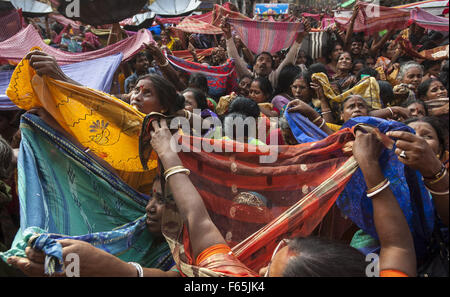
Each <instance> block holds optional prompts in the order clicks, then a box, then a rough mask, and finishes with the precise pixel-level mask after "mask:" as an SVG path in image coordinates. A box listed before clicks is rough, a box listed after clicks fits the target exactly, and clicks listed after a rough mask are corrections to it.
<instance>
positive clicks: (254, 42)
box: [229, 19, 304, 53]
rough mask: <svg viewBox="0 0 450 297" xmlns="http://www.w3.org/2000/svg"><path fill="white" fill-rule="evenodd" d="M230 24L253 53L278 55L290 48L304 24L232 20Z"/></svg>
mask: <svg viewBox="0 0 450 297" xmlns="http://www.w3.org/2000/svg"><path fill="white" fill-rule="evenodd" d="M229 23H230V24H231V25H232V26H233V28H234V29H235V30H236V32H237V33H238V35H239V37H240V38H241V40H242V42H243V43H244V44H245V45H246V46H247V47H248V49H249V50H251V51H252V52H253V53H261V52H269V53H276V52H279V51H280V50H282V49H285V48H289V47H290V46H291V45H292V43H294V40H295V38H296V37H297V35H298V33H299V32H302V31H303V30H304V28H303V24H302V23H284V22H283V23H282V22H260V21H253V20H239V19H230V20H229Z"/></svg>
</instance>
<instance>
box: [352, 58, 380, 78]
mask: <svg viewBox="0 0 450 297" xmlns="http://www.w3.org/2000/svg"><path fill="white" fill-rule="evenodd" d="M358 61H359V60H358ZM355 64H356V62H355ZM361 75H369V76H372V77H375V78H376V77H377V76H378V71H376V70H375V69H372V68H370V67H363V68H361V70H359V71H358V73H357V74H356V79H357V80H358V81H360V80H361V79H362V77H361Z"/></svg>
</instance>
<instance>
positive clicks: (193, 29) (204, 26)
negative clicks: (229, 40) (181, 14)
mask: <svg viewBox="0 0 450 297" xmlns="http://www.w3.org/2000/svg"><path fill="white" fill-rule="evenodd" d="M176 28H177V29H178V30H181V31H183V32H188V33H199V34H223V31H222V29H220V28H219V27H216V26H213V25H211V24H208V23H205V22H203V21H201V20H198V19H193V18H185V19H184V20H183V21H182V22H181V23H179V24H178V26H176Z"/></svg>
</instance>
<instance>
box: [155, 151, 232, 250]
mask: <svg viewBox="0 0 450 297" xmlns="http://www.w3.org/2000/svg"><path fill="white" fill-rule="evenodd" d="M160 159H161V162H162V163H163V165H164V168H165V170H167V169H169V168H172V167H174V166H182V162H181V160H180V158H179V157H178V155H177V154H176V153H175V152H167V153H165V154H164V155H163V156H160ZM168 185H169V186H170V190H171V191H172V195H173V197H174V200H175V202H176V204H177V208H178V211H179V213H180V214H181V217H182V218H183V221H185V222H187V226H188V230H189V238H190V242H191V244H192V253H193V256H194V258H196V257H197V256H198V255H199V254H200V253H201V252H202V251H204V250H205V249H206V248H208V247H210V246H212V245H215V244H219V243H222V244H225V240H224V238H223V237H222V234H221V233H220V232H219V230H218V229H217V227H216V226H215V225H214V223H213V221H212V220H211V218H210V216H209V214H208V211H207V210H206V207H205V204H204V202H203V199H202V197H201V196H200V194H199V193H198V191H197V189H196V188H195V187H194V185H193V184H192V182H191V180H190V179H189V177H188V176H187V175H186V174H174V175H171V176H170V178H169V179H168Z"/></svg>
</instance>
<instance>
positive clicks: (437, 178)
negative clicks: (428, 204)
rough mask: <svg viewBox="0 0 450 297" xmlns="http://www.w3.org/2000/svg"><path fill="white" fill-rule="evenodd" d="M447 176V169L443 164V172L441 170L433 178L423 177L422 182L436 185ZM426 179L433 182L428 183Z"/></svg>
mask: <svg viewBox="0 0 450 297" xmlns="http://www.w3.org/2000/svg"><path fill="white" fill-rule="evenodd" d="M446 174H447V168H446V167H445V165H444V164H442V167H441V170H439V172H438V173H436V174H435V175H434V176H433V177H422V180H423V181H424V182H425V183H427V184H429V185H434V184H435V183H437V182H439V181H440V180H441V179H443V178H444V177H445V175H446ZM425 179H431V181H426V180H425Z"/></svg>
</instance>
